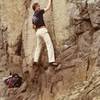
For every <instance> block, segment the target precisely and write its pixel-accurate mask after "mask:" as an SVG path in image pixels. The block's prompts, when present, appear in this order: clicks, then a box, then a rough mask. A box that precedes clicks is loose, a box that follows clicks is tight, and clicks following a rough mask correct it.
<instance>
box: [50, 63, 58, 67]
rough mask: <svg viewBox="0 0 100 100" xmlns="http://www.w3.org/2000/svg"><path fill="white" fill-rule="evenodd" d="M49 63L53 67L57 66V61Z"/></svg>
mask: <svg viewBox="0 0 100 100" xmlns="http://www.w3.org/2000/svg"><path fill="white" fill-rule="evenodd" d="M49 65H51V66H53V67H57V66H58V65H59V64H58V63H57V62H52V63H49Z"/></svg>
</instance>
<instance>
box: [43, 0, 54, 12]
mask: <svg viewBox="0 0 100 100" xmlns="http://www.w3.org/2000/svg"><path fill="white" fill-rule="evenodd" d="M51 2H52V0H48V4H47V7H46V8H44V10H45V12H47V11H48V10H49V9H50V7H51Z"/></svg>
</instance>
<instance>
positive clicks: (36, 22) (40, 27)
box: [32, 0, 58, 67]
mask: <svg viewBox="0 0 100 100" xmlns="http://www.w3.org/2000/svg"><path fill="white" fill-rule="evenodd" d="M50 7H51V0H49V1H48V5H47V7H46V8H44V9H41V8H40V4H39V3H38V2H36V3H34V4H33V5H32V9H33V11H34V14H33V18H32V23H33V28H34V29H35V30H36V39H37V45H36V50H35V54H34V64H38V61H39V57H40V53H41V49H42V42H43V41H44V42H45V44H46V47H47V51H48V59H49V64H50V65H51V66H55V67H56V66H58V63H56V61H55V54H54V47H53V43H52V41H51V38H50V36H49V33H48V30H47V28H46V26H45V22H44V19H43V14H44V13H45V12H47V11H48V10H49V9H50Z"/></svg>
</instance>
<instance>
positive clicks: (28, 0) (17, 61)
mask: <svg viewBox="0 0 100 100" xmlns="http://www.w3.org/2000/svg"><path fill="white" fill-rule="evenodd" d="M37 1H39V2H40V4H41V6H42V7H44V6H45V5H46V3H47V1H46V0H42V1H41V0H37ZM8 2H9V3H7V2H6V0H1V2H0V100H2V99H4V100H99V99H100V62H99V60H100V54H99V52H100V45H99V44H100V16H99V13H100V5H99V4H100V0H77V1H76V0H62V1H59V0H54V1H53V2H52V9H51V10H50V11H49V12H48V13H47V14H45V18H46V20H45V21H46V24H47V27H48V29H49V32H50V35H51V37H52V40H53V42H54V45H55V50H56V57H57V62H59V63H61V65H60V66H58V67H57V69H56V71H55V70H54V69H52V67H51V66H48V64H47V63H46V62H47V56H46V52H45V53H43V56H42V57H41V63H40V65H39V66H38V67H36V66H32V65H28V64H30V62H31V60H32V56H33V55H34V49H35V43H36V40H35V32H34V30H33V29H32V25H31V24H32V23H31V17H32V13H33V11H32V9H31V5H32V3H33V2H34V0H8ZM4 9H5V10H4ZM47 68H48V69H47ZM23 69H24V70H26V69H27V70H28V71H29V72H27V73H24V72H23ZM10 72H12V73H15V72H16V73H19V74H20V75H21V76H22V77H23V79H24V81H25V82H24V83H23V85H22V86H21V87H20V88H18V89H7V87H5V85H4V84H3V78H4V77H6V76H8V74H9V73H10ZM33 78H34V80H33ZM2 85H3V86H2ZM1 91H3V92H2V94H1ZM5 91H6V92H5Z"/></svg>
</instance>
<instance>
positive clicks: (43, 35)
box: [34, 27, 55, 63]
mask: <svg viewBox="0 0 100 100" xmlns="http://www.w3.org/2000/svg"><path fill="white" fill-rule="evenodd" d="M36 38H37V44H36V50H35V55H34V62H38V61H39V57H40V53H41V49H42V44H43V41H44V42H45V44H46V47H47V51H48V59H49V63H51V62H55V54H54V47H53V44H52V41H51V38H50V35H49V33H48V30H47V29H46V28H45V27H43V28H40V29H38V30H37V32H36Z"/></svg>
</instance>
